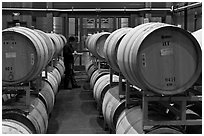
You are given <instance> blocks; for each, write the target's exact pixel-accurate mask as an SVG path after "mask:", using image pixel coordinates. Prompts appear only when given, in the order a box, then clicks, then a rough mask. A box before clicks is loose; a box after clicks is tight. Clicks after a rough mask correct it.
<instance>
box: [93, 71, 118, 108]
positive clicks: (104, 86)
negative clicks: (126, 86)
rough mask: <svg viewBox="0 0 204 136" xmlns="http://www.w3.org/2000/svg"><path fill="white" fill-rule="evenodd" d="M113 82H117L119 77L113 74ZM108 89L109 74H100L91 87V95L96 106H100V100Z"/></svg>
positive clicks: (101, 100)
mask: <svg viewBox="0 0 204 136" xmlns="http://www.w3.org/2000/svg"><path fill="white" fill-rule="evenodd" d="M113 82H119V77H118V76H117V75H113ZM109 89H110V75H103V76H101V77H100V78H99V79H98V80H97V81H96V83H95V85H94V88H93V96H94V99H95V100H96V102H97V105H98V108H99V109H101V108H102V102H103V99H104V96H105V94H106V92H107V91H108V90H109Z"/></svg>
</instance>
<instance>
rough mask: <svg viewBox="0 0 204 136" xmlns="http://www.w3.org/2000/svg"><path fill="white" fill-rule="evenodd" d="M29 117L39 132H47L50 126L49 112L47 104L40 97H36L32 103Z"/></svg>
mask: <svg viewBox="0 0 204 136" xmlns="http://www.w3.org/2000/svg"><path fill="white" fill-rule="evenodd" d="M27 118H28V119H29V120H31V122H32V123H33V124H35V125H34V126H35V127H36V131H37V133H39V134H45V133H46V132H47V127H48V114H47V111H46V108H45V105H44V104H43V102H42V101H41V100H40V99H39V98H35V99H34V100H33V101H32V102H31V104H30V112H29V114H28V115H27Z"/></svg>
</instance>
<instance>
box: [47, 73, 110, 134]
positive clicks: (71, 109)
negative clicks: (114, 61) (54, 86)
mask: <svg viewBox="0 0 204 136" xmlns="http://www.w3.org/2000/svg"><path fill="white" fill-rule="evenodd" d="M86 77H87V76H86V74H85V72H84V73H83V72H80V73H77V74H76V80H77V83H78V84H79V85H81V88H77V89H72V90H68V89H66V90H65V89H63V88H62V87H61V88H60V89H59V92H58V94H57V95H56V102H55V105H54V109H53V111H52V113H51V116H50V119H49V125H48V130H47V133H48V134H106V133H108V132H106V131H104V130H103V120H102V119H99V118H98V115H99V113H98V111H97V110H96V103H95V100H94V98H93V95H92V90H89V87H88V84H89V83H88V82H87V81H86ZM84 88H85V89H84Z"/></svg>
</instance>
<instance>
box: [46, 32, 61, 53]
mask: <svg viewBox="0 0 204 136" xmlns="http://www.w3.org/2000/svg"><path fill="white" fill-rule="evenodd" d="M47 35H48V36H49V37H50V38H51V39H52V42H53V43H54V47H55V53H54V57H57V56H58V55H59V54H60V53H61V50H62V49H63V45H62V41H61V40H60V38H59V37H58V36H57V34H54V33H47Z"/></svg>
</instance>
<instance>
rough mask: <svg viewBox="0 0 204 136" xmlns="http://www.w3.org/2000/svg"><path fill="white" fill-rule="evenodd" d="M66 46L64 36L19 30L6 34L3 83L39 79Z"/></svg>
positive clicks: (4, 35)
mask: <svg viewBox="0 0 204 136" xmlns="http://www.w3.org/2000/svg"><path fill="white" fill-rule="evenodd" d="M65 43H66V38H65V37H64V36H63V35H58V34H54V33H44V32H43V31H40V30H32V29H29V28H26V27H21V26H16V27H12V28H8V29H5V30H3V32H2V45H3V46H2V64H3V65H2V66H3V67H2V83H3V85H14V84H19V83H22V82H29V81H32V80H34V79H36V78H37V77H38V76H39V75H40V74H41V73H42V70H43V69H44V68H45V66H47V65H48V63H49V62H50V61H51V60H52V59H53V57H57V56H58V55H59V54H60V53H61V51H62V49H63V46H64V44H65Z"/></svg>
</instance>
